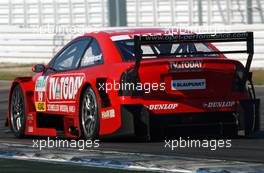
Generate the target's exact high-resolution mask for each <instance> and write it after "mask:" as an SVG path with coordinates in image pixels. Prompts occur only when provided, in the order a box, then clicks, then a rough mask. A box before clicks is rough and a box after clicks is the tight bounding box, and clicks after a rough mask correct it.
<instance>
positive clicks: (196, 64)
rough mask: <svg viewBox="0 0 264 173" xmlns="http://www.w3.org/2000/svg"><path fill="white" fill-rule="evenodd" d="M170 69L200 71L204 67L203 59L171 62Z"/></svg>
mask: <svg viewBox="0 0 264 173" xmlns="http://www.w3.org/2000/svg"><path fill="white" fill-rule="evenodd" d="M169 66H170V71H180V72H182V71H200V70H202V68H203V61H201V60H193V61H175V62H170V64H169Z"/></svg>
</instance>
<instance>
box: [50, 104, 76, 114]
mask: <svg viewBox="0 0 264 173" xmlns="http://www.w3.org/2000/svg"><path fill="white" fill-rule="evenodd" d="M47 110H48V111H54V112H67V113H71V112H75V110H76V109H75V106H73V105H71V106H68V105H58V104H48V105H47Z"/></svg>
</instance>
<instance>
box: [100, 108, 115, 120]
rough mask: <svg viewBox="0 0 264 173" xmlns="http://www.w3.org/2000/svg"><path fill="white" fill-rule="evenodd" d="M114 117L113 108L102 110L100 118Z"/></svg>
mask: <svg viewBox="0 0 264 173" xmlns="http://www.w3.org/2000/svg"><path fill="white" fill-rule="evenodd" d="M114 117H115V110H114V109H110V110H107V111H102V119H108V118H114Z"/></svg>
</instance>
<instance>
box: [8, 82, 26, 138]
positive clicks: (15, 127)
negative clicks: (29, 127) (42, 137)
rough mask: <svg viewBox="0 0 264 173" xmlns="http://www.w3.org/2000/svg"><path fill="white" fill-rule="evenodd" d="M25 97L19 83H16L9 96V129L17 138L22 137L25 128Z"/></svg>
mask: <svg viewBox="0 0 264 173" xmlns="http://www.w3.org/2000/svg"><path fill="white" fill-rule="evenodd" d="M25 112H26V111H25V99H24V95H23V92H22V89H21V87H20V85H16V86H15V87H14V89H13V90H12V93H11V98H10V125H11V130H12V131H13V132H14V134H15V136H16V137H18V138H22V137H24V132H25V128H26V113H25Z"/></svg>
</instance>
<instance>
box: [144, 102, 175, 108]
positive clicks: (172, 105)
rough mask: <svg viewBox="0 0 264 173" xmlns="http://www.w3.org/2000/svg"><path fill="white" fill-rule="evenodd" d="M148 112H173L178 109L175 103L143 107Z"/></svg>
mask: <svg viewBox="0 0 264 173" xmlns="http://www.w3.org/2000/svg"><path fill="white" fill-rule="evenodd" d="M145 106H146V107H147V108H148V109H149V110H173V109H175V108H176V107H178V104H177V103H173V104H151V105H145Z"/></svg>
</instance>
